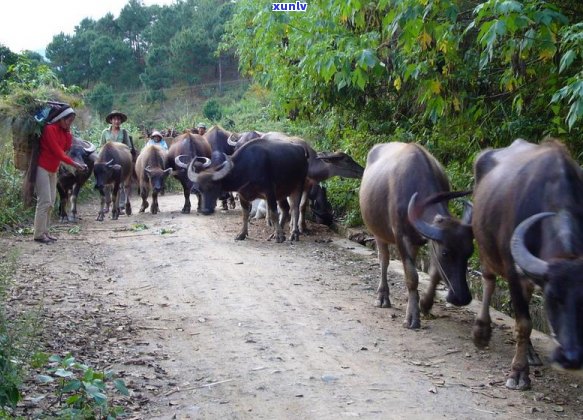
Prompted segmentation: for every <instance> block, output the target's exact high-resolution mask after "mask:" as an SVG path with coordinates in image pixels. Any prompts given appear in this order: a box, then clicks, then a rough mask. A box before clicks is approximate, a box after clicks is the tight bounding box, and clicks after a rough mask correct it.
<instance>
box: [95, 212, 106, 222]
mask: <svg viewBox="0 0 583 420" xmlns="http://www.w3.org/2000/svg"><path fill="white" fill-rule="evenodd" d="M104 216H105V213H104V212H100V213H99V214H98V215H97V218H96V219H95V220H96V221H98V222H103V218H104Z"/></svg>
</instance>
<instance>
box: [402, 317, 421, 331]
mask: <svg viewBox="0 0 583 420" xmlns="http://www.w3.org/2000/svg"><path fill="white" fill-rule="evenodd" d="M403 327H405V328H408V329H410V330H418V329H419V328H421V321H420V320H419V318H417V319H407V320H406V321H405V322H403Z"/></svg>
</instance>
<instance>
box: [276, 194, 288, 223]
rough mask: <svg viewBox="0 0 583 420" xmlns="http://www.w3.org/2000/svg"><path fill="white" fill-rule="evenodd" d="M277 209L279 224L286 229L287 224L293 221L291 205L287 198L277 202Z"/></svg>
mask: <svg viewBox="0 0 583 420" xmlns="http://www.w3.org/2000/svg"><path fill="white" fill-rule="evenodd" d="M277 209H278V211H279V224H280V225H281V228H282V229H284V230H285V225H287V223H288V222H291V216H290V205H289V202H288V201H287V199H286V198H284V199H283V200H279V201H278V202H277Z"/></svg>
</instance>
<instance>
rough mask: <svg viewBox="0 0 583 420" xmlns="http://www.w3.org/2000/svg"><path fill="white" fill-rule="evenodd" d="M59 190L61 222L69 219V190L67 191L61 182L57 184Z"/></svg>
mask: <svg viewBox="0 0 583 420" xmlns="http://www.w3.org/2000/svg"><path fill="white" fill-rule="evenodd" d="M57 190H58V191H59V217H60V222H61V223H64V222H66V221H67V191H65V190H64V189H63V187H61V186H60V185H59V184H57Z"/></svg>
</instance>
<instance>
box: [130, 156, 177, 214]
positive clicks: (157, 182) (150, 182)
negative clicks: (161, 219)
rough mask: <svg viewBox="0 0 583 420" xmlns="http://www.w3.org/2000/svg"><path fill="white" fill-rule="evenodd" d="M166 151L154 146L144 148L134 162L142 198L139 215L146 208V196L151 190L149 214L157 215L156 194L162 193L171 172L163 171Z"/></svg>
mask: <svg viewBox="0 0 583 420" xmlns="http://www.w3.org/2000/svg"><path fill="white" fill-rule="evenodd" d="M165 162H166V151H165V150H164V149H162V148H161V147H158V146H156V145H150V146H146V147H144V148H143V149H142V151H141V152H140V155H139V156H138V158H137V160H136V175H137V177H138V185H139V189H140V190H139V191H140V196H141V197H142V206H141V207H140V213H143V212H144V211H145V210H146V209H147V208H148V205H149V203H148V195H149V194H150V189H151V190H152V206H151V207H150V212H151V213H152V214H156V213H158V210H159V207H158V194H160V193H162V194H163V193H164V181H165V180H166V177H167V176H168V175H169V174H170V172H171V171H172V169H171V168H168V169H165V166H164V165H165V164H166V163H165Z"/></svg>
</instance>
